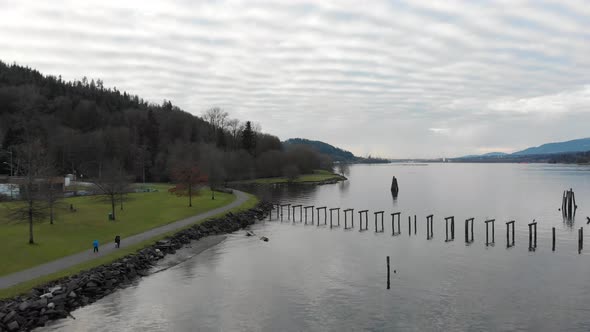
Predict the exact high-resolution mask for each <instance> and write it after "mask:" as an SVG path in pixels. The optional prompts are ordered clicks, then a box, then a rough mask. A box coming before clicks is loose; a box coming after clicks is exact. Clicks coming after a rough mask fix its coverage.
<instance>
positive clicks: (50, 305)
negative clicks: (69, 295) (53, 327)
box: [47, 302, 55, 310]
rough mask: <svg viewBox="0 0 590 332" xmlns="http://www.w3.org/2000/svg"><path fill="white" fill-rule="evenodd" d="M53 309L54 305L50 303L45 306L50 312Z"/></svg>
mask: <svg viewBox="0 0 590 332" xmlns="http://www.w3.org/2000/svg"><path fill="white" fill-rule="evenodd" d="M53 308H55V303H53V302H51V303H49V304H47V309H49V310H51V309H53Z"/></svg>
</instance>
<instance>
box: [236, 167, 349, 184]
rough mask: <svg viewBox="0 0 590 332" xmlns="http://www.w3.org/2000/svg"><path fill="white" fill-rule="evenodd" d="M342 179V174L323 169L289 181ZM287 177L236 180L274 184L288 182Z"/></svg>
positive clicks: (311, 181)
mask: <svg viewBox="0 0 590 332" xmlns="http://www.w3.org/2000/svg"><path fill="white" fill-rule="evenodd" d="M340 179H343V178H342V176H340V175H338V174H335V173H332V172H329V171H325V170H315V171H313V173H312V174H302V175H300V176H298V177H297V178H296V179H295V180H293V181H291V183H314V182H321V181H328V180H340ZM288 182H289V179H287V178H286V177H275V178H260V179H253V180H245V181H238V183H243V184H250V183H256V184H276V183H288Z"/></svg>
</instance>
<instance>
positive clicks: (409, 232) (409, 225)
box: [408, 216, 412, 236]
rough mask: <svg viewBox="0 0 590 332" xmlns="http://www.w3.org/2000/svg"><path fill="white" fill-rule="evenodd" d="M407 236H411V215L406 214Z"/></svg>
mask: <svg viewBox="0 0 590 332" xmlns="http://www.w3.org/2000/svg"><path fill="white" fill-rule="evenodd" d="M408 236H412V217H411V216H408Z"/></svg>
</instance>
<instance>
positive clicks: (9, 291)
mask: <svg viewBox="0 0 590 332" xmlns="http://www.w3.org/2000/svg"><path fill="white" fill-rule="evenodd" d="M217 194H218V193H215V196H216V199H217ZM228 196H229V195H228ZM258 202H259V200H258V198H256V196H254V195H249V198H248V200H247V201H246V202H245V203H244V204H242V205H240V206H238V207H235V208H233V209H231V210H230V211H229V212H233V213H236V212H240V211H244V210H248V209H251V208H253V207H255V206H256V204H258ZM224 214H225V213H221V214H219V215H216V216H213V217H211V218H217V217H220V216H222V215H224ZM203 221H204V220H203ZM203 221H201V222H203ZM187 227H190V226H187ZM179 231H180V229H179V230H176V231H173V232H169V233H166V234H162V235H159V236H156V237H154V238H151V239H149V240H146V241H143V242H141V243H138V244H135V245H133V246H130V247H126V248H121V250H120V251H119V250H118V251H117V252H114V253H111V254H109V255H106V256H102V257H99V258H97V259H93V260H91V261H88V262H85V263H82V264H79V265H76V266H73V267H71V268H68V269H65V270H62V271H59V272H56V273H53V274H49V275H46V276H43V277H40V278H37V279H33V280H29V281H26V282H23V283H20V284H18V285H15V286H12V287H9V288H5V289H0V299H4V298H10V297H14V296H16V295H19V294H23V293H26V292H28V291H29V290H31V289H32V288H34V287H36V286H37V285H42V284H44V283H46V282H49V281H51V280H55V279H59V278H62V277H66V276H69V275H74V274H76V273H78V272H80V271H83V270H88V269H91V268H93V267H95V266H99V265H102V264H108V263H110V262H112V261H114V260H117V259H119V258H121V257H124V256H126V255H128V254H132V253H134V252H136V251H139V250H141V249H143V248H145V247H147V246H149V245H151V244H153V243H154V242H156V241H158V240H160V239H163V238H165V237H167V236H170V235H172V234H174V233H176V232H179Z"/></svg>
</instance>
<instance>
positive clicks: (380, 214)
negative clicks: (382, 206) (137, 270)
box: [375, 211, 385, 233]
mask: <svg viewBox="0 0 590 332" xmlns="http://www.w3.org/2000/svg"><path fill="white" fill-rule="evenodd" d="M384 213H385V211H377V212H375V233H383V232H385V227H384V225H383V214H384ZM378 215H379V216H381V230H379V229H378V227H377V216H378Z"/></svg>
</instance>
